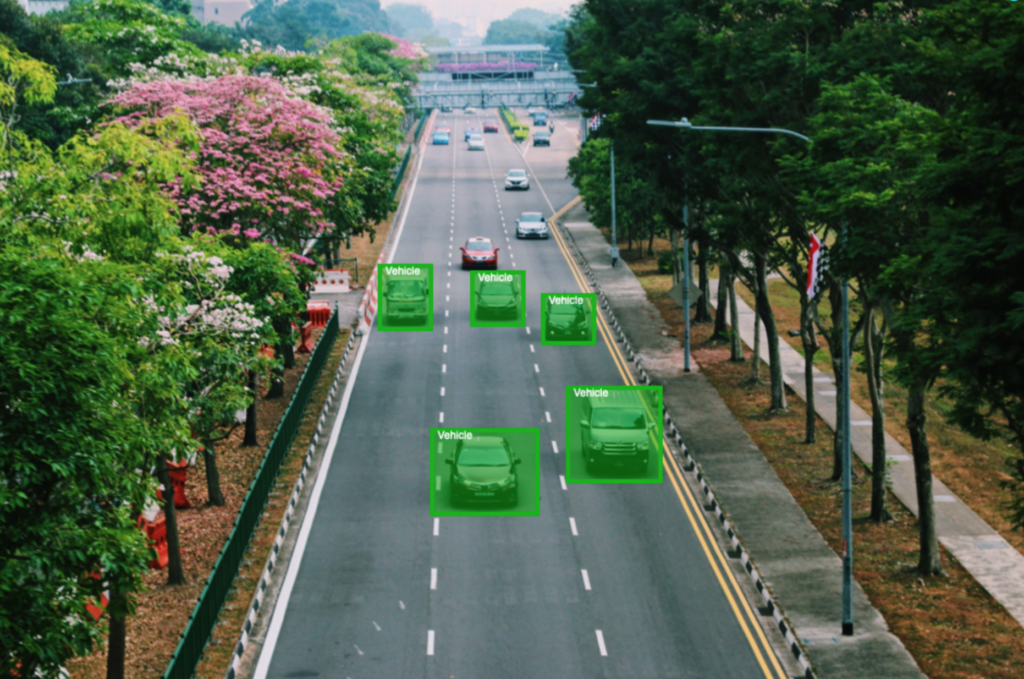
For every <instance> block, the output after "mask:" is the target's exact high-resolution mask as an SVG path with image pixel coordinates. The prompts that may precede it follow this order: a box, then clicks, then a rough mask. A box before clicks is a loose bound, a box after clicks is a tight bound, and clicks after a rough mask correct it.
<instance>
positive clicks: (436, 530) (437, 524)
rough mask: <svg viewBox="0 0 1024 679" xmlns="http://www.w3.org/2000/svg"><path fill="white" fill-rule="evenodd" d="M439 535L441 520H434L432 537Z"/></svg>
mask: <svg viewBox="0 0 1024 679" xmlns="http://www.w3.org/2000/svg"><path fill="white" fill-rule="evenodd" d="M440 534H441V519H434V536H435V537H436V536H438V535H440ZM399 603H401V602H399ZM402 608H405V606H402Z"/></svg>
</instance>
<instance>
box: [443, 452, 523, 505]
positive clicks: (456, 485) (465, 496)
mask: <svg viewBox="0 0 1024 679" xmlns="http://www.w3.org/2000/svg"><path fill="white" fill-rule="evenodd" d="M444 462H445V464H448V465H451V468H452V473H451V477H450V479H449V480H450V483H449V485H448V488H449V489H450V491H451V498H452V506H453V507H454V506H457V505H460V504H462V503H468V502H479V503H494V504H498V503H507V504H510V505H517V504H519V474H518V473H517V472H516V466H518V465H519V464H520V463H521V462H522V460H520V459H519V458H518V457H516V456H515V455H514V454H513V453H512V448H511V447H510V446H509V444H508V441H506V440H505V439H504V438H502V437H500V436H480V437H474V438H471V439H464V440H460V441H458V442H457V443H456V444H455V452H454V453H452V455H451V457H449V458H447V459H445V461H444Z"/></svg>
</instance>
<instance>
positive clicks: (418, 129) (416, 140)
mask: <svg viewBox="0 0 1024 679" xmlns="http://www.w3.org/2000/svg"><path fill="white" fill-rule="evenodd" d="M430 111H431V109H429V108H428V109H426V110H425V111H423V116H422V117H421V118H420V122H419V125H417V126H416V134H414V135H413V137H412V140H413V143H414V144H419V143H420V134H421V133H422V132H423V126H424V125H425V124H426V122H427V118H429V117H430Z"/></svg>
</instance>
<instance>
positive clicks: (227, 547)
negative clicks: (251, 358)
mask: <svg viewBox="0 0 1024 679" xmlns="http://www.w3.org/2000/svg"><path fill="white" fill-rule="evenodd" d="M337 336H338V312H337V310H335V312H334V313H333V314H331V318H330V320H329V321H327V326H326V327H325V328H324V332H323V334H322V335H321V336H320V339H319V340H318V341H317V343H316V348H315V349H313V353H312V354H310V357H309V363H307V364H306V370H305V371H304V372H303V373H302V379H300V380H299V386H298V387H297V388H296V389H295V393H294V394H293V395H292V401H291V403H289V404H288V410H286V411H285V414H284V417H283V418H281V422H280V424H278V426H277V431H276V432H274V438H273V439H272V440H271V441H270V445H269V446H268V447H267V453H266V455H264V457H263V463H262V464H260V468H259V471H257V472H256V478H255V479H254V480H253V482H252V485H251V486H249V492H248V493H246V495H245V500H243V501H242V508H241V509H240V510H239V512H238V517H237V518H236V519H235V525H234V526H233V527H232V529H231V535H229V536H228V540H227V542H226V543H225V544H224V548H223V549H221V551H220V556H218V557H217V563H216V565H214V567H213V572H212V573H210V577H209V579H208V580H207V581H206V587H204V588H203V593H202V594H200V595H199V603H197V604H196V607H195V610H194V611H192V615H191V617H189V620H188V625H187V626H186V627H185V633H184V634H182V635H181V639H180V640H179V641H178V648H177V649H175V651H174V655H173V656H172V657H171V662H170V664H169V665H168V666H167V670H166V671H165V672H164V679H191V677H192V675H193V674H194V673H195V670H196V666H197V665H198V664H199V660H200V659H201V658H202V656H203V650H204V649H205V648H206V643H207V642H208V641H209V640H210V635H211V634H212V633H213V626H214V625H215V624H216V623H217V617H218V616H219V615H220V610H221V608H222V607H223V606H224V601H225V600H226V599H227V596H228V592H230V591H231V585H232V583H233V582H234V581H235V576H236V575H237V574H238V567H239V566H240V565H241V563H242V558H243V557H244V556H245V552H246V550H247V549H248V548H249V540H250V539H251V538H252V533H253V530H255V528H256V524H258V523H259V520H260V516H262V514H263V508H264V507H265V506H266V504H267V499H268V498H269V497H270V491H271V489H272V488H273V487H274V480H275V479H276V478H277V472H278V470H279V469H280V468H281V462H282V461H283V460H284V456H285V455H286V454H287V453H288V449H289V448H291V444H292V441H293V440H294V439H295V435H296V434H297V433H298V431H299V425H300V424H301V423H302V413H303V411H304V410H305V408H306V404H307V403H308V402H309V397H310V396H311V395H312V394H313V387H315V386H316V381H317V378H318V377H319V376H320V372H321V371H322V370H323V368H324V364H326V363H327V356H328V354H330V353H331V348H332V347H333V346H334V340H335V338H337Z"/></svg>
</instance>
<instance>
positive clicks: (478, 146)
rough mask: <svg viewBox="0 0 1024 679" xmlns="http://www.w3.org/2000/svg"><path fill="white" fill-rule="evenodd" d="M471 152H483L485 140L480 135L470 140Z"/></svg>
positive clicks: (475, 135)
mask: <svg viewBox="0 0 1024 679" xmlns="http://www.w3.org/2000/svg"><path fill="white" fill-rule="evenodd" d="M469 150H470V151H483V150H484V138H483V137H482V136H480V135H479V134H474V135H473V136H472V137H470V138H469Z"/></svg>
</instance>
